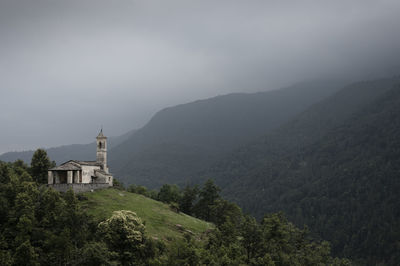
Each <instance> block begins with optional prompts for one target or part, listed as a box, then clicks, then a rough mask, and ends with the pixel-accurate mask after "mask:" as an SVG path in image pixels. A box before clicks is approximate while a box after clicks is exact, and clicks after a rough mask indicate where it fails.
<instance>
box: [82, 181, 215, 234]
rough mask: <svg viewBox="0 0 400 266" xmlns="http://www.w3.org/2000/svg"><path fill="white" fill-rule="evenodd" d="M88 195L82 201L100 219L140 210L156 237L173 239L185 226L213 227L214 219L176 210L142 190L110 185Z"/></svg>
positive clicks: (198, 230) (195, 229) (198, 229)
mask: <svg viewBox="0 0 400 266" xmlns="http://www.w3.org/2000/svg"><path fill="white" fill-rule="evenodd" d="M84 195H85V196H86V197H87V198H88V200H83V201H81V203H80V204H81V206H82V208H83V209H84V210H85V211H86V212H87V213H89V214H91V215H93V216H95V217H96V219H98V220H105V219H107V218H109V217H110V216H111V215H112V212H113V211H118V210H130V211H133V212H136V214H137V215H138V216H139V217H140V218H141V219H142V221H144V222H145V225H146V231H147V233H148V234H149V235H150V236H153V237H157V238H161V239H166V240H171V239H173V238H179V237H182V235H183V232H184V230H190V231H191V232H193V233H194V234H196V235H200V234H201V233H202V232H204V231H206V230H207V229H210V228H213V225H212V224H210V223H207V222H205V221H202V220H199V219H197V218H194V217H192V216H189V215H186V214H184V213H176V212H174V211H172V210H171V209H170V208H169V206H168V205H167V204H164V203H162V202H159V201H155V200H153V199H150V198H147V197H144V196H142V195H139V194H135V193H130V192H127V191H121V190H117V189H111V188H110V189H102V190H96V191H94V192H87V193H84ZM177 225H178V226H177ZM179 225H181V226H179Z"/></svg>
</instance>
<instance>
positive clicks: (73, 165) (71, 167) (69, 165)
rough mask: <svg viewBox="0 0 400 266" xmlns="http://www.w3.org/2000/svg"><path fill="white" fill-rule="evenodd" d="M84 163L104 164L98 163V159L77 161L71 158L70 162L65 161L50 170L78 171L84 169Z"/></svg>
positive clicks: (90, 164)
mask: <svg viewBox="0 0 400 266" xmlns="http://www.w3.org/2000/svg"><path fill="white" fill-rule="evenodd" d="M82 165H88V166H102V164H101V163H98V162H96V161H75V160H70V161H68V162H65V163H63V164H61V165H60V166H57V167H54V168H51V169H49V170H50V171H76V170H82Z"/></svg>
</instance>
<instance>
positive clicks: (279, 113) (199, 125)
mask: <svg viewBox="0 0 400 266" xmlns="http://www.w3.org/2000/svg"><path fill="white" fill-rule="evenodd" d="M342 86H343V83H341V82H327V81H324V82H322V81H319V82H308V83H301V84H298V85H296V86H293V87H290V88H286V89H281V90H275V91H267V92H260V93H254V94H230V95H225V96H219V97H215V98H211V99H206V100H201V101H196V102H193V103H188V104H184V105H179V106H175V107H171V108H166V109H164V110H162V111H160V112H159V113H157V114H156V115H155V116H154V117H153V118H152V119H151V121H150V122H149V123H148V124H147V125H146V126H145V127H143V128H142V129H140V130H138V131H137V132H136V133H135V134H134V135H132V136H131V137H130V138H129V139H128V140H127V141H126V142H124V143H123V144H121V145H120V146H118V147H116V148H114V149H112V150H111V152H110V156H109V158H110V167H111V169H112V171H113V172H114V173H115V174H116V175H117V176H118V177H119V178H120V179H121V180H122V181H123V182H125V183H136V184H141V185H146V186H148V187H150V188H154V187H159V186H161V185H162V184H164V183H178V184H182V183H185V182H190V177H191V176H193V175H194V173H197V172H198V171H200V170H201V169H204V168H207V167H208V166H209V165H211V164H212V163H213V162H215V161H216V160H218V159H219V158H221V157H222V156H223V155H225V154H227V153H228V152H230V151H232V150H233V149H235V148H237V147H239V146H240V145H242V144H243V143H246V142H248V141H249V140H251V139H254V138H256V137H259V136H262V135H264V134H266V133H267V132H269V131H271V130H272V129H275V128H277V127H278V126H280V125H282V124H283V123H285V122H287V121H288V120H289V119H291V118H293V117H294V116H295V115H296V114H297V113H299V112H302V111H304V110H305V109H306V108H307V107H309V106H310V105H312V104H313V103H315V102H317V101H319V100H321V99H323V98H325V97H327V96H329V95H331V94H333V93H334V92H336V91H338V90H339V89H340V88H341V87H342Z"/></svg>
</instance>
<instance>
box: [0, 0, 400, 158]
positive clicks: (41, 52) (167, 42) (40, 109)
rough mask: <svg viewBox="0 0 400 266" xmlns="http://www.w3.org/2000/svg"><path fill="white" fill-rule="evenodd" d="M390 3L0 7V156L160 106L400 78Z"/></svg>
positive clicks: (100, 2) (124, 1)
mask: <svg viewBox="0 0 400 266" xmlns="http://www.w3.org/2000/svg"><path fill="white" fill-rule="evenodd" d="M399 13H400V1H398V0H379V1H376V0H354V1H353V0H340V1H321V0H314V1H307V0H304V1H303V0H296V1H295V0H293V1H268V0H263V1H257V0H254V1H249V0H243V1H233V0H230V1H223V0H221V1H206V0H201V1H200V0H199V1H187V0H182V1H175V0H160V1H152V0H142V1H134V0H90V1H89V0H68V1H61V0H47V1H46V0H25V1H24V0H0V125H1V130H0V153H2V152H6V151H10V150H26V149H33V148H37V147H51V146H59V145H62V144H72V143H86V142H90V141H92V140H93V138H94V136H95V135H96V134H97V131H98V129H99V127H100V126H101V125H103V126H104V130H105V132H106V134H107V135H119V134H123V133H125V132H126V131H128V130H130V129H133V128H138V127H140V126H142V125H143V124H144V123H145V122H146V121H148V119H149V118H150V117H151V116H152V115H153V114H154V113H155V112H156V111H158V110H160V109H162V108H163V107H166V106H171V105H175V104H179V103H184V102H188V101H192V100H196V99H199V98H207V97H212V96H216V95H221V94H226V93H230V92H254V91H260V90H269V89H275V88H279V87H284V86H288V85H291V84H292V83H295V82H298V81H302V80H308V79H314V78H320V77H327V76H330V75H336V76H342V75H350V74H351V75H352V76H356V77H362V78H364V77H368V76H372V75H381V74H382V75H383V74H386V73H396V71H398V73H399V74H400V68H399V65H400V64H399V62H400V61H399V58H400V53H399V52H400V26H399V25H400V16H399Z"/></svg>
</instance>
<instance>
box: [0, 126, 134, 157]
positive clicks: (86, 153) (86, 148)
mask: <svg viewBox="0 0 400 266" xmlns="http://www.w3.org/2000/svg"><path fill="white" fill-rule="evenodd" d="M134 132H135V131H134V130H131V131H129V132H128V133H125V134H123V135H121V136H118V137H110V138H109V140H108V145H109V149H112V148H113V147H115V146H118V145H119V144H121V143H122V142H124V141H125V140H126V139H128V138H129V137H130V136H131V135H132V134H133V133H134ZM46 151H47V154H48V155H49V157H50V159H51V160H54V161H55V162H56V163H57V164H60V163H63V162H66V161H68V160H71V159H73V160H83V161H85V160H86V161H89V160H96V143H95V142H92V143H89V144H72V145H64V146H59V147H54V148H49V149H46ZM34 152H35V151H33V150H30V151H22V152H6V153H3V154H1V155H0V161H4V162H14V161H16V160H18V159H20V160H23V161H24V162H26V163H27V164H30V162H31V159H32V155H33V153H34Z"/></svg>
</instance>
